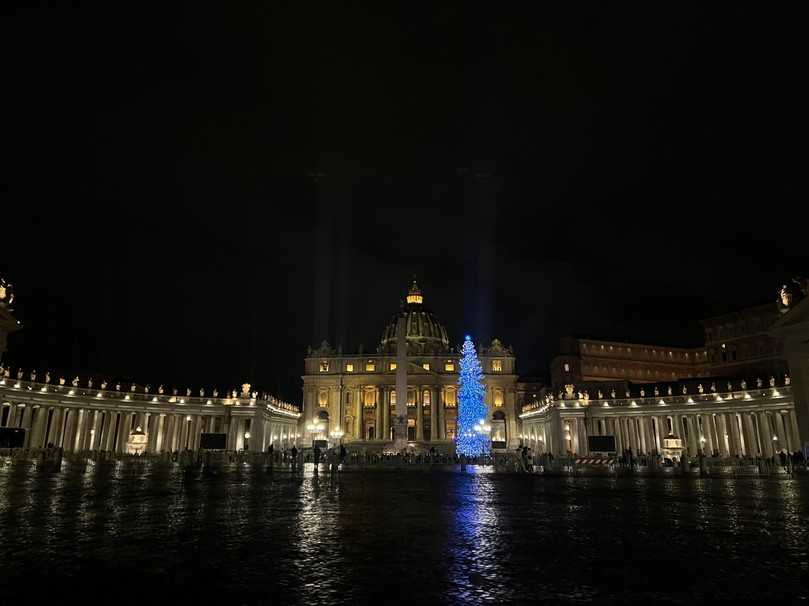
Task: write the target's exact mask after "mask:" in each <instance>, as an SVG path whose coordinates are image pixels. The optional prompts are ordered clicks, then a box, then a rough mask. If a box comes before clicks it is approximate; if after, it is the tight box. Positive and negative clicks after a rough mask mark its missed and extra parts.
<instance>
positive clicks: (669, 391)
mask: <svg viewBox="0 0 809 606" xmlns="http://www.w3.org/2000/svg"><path fill="white" fill-rule="evenodd" d="M666 393H667V394H668V395H671V394H672V392H671V385H669V388H668V390H666Z"/></svg>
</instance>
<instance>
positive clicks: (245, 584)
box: [0, 461, 809, 605]
mask: <svg viewBox="0 0 809 606" xmlns="http://www.w3.org/2000/svg"><path fill="white" fill-rule="evenodd" d="M479 471H480V470H479V469H476V468H469V469H468V470H467V472H466V473H413V472H406V471H402V472H399V471H393V472H389V473H346V474H335V475H330V474H328V473H324V472H321V473H319V474H317V475H315V474H313V472H312V470H311V466H310V467H309V468H307V469H306V470H304V472H303V473H300V474H296V475H292V474H290V473H284V472H274V473H267V472H266V471H258V470H253V469H251V468H250V467H247V466H242V467H233V468H230V469H226V470H222V471H221V473H219V474H217V475H213V476H212V475H205V474H202V473H200V472H192V473H186V472H182V471H180V470H179V469H178V468H177V467H175V466H173V465H167V464H162V465H153V464H144V463H143V462H140V461H132V462H126V461H124V462H123V463H120V462H119V463H118V464H117V465H114V464H108V465H99V466H93V465H89V466H87V467H86V468H83V467H76V466H70V465H65V466H64V467H63V469H62V471H60V472H44V471H38V470H36V469H34V468H32V467H30V465H29V463H28V462H20V463H19V464H16V463H15V464H14V465H13V466H11V465H6V466H3V467H0V596H2V597H0V602H2V603H3V604H13V603H23V602H24V603H32V602H33V603H51V604H54V603H64V602H66V601H68V602H71V603H84V604H107V603H115V604H130V603H140V604H167V603H173V604H179V603H200V604H216V603H218V604H223V605H224V604H228V605H229V604H254V603H267V604H269V603H273V604H321V603H324V604H343V603H346V604H348V603H355V604H356V603H363V604H364V603H371V602H376V603H379V604H382V603H411V604H422V603H453V604H501V603H515V602H516V603H523V602H525V603H527V602H536V601H538V600H543V601H546V602H548V603H588V602H598V603H611V602H614V603H646V604H695V603H699V602H708V601H710V602H711V603H715V604H718V603H723V602H725V601H728V600H733V601H735V602H737V603H750V602H758V603H760V604H763V603H782V604H786V603H795V602H798V601H800V600H802V599H806V597H807V596H808V595H809V593H808V592H807V588H806V582H807V581H806V579H807V578H809V530H808V529H807V516H809V480H808V479H807V478H805V477H804V478H798V479H748V478H738V479H715V478H713V479H698V478H670V479H668V478H617V479H614V478H547V477H544V478H543V477H541V476H534V477H532V476H526V475H513V474H494V473H480V472H479Z"/></svg>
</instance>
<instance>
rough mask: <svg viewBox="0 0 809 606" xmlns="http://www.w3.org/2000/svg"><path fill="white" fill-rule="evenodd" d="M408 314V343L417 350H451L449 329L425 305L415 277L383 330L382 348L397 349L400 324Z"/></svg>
mask: <svg viewBox="0 0 809 606" xmlns="http://www.w3.org/2000/svg"><path fill="white" fill-rule="evenodd" d="M402 316H404V317H405V318H406V320H407V324H406V326H407V345H408V350H409V352H410V353H411V354H414V353H424V354H430V353H446V352H448V351H449V339H448V338H447V330H446V329H445V328H444V326H443V324H441V322H440V321H439V320H438V318H437V317H436V315H435V314H434V313H433V312H431V311H430V310H429V309H427V308H426V307H424V297H423V296H422V294H421V289H420V288H419V287H418V285H417V284H416V281H415V280H413V284H412V285H411V286H410V291H409V292H408V293H407V297H406V298H405V301H404V303H403V304H402V308H401V309H400V310H399V311H398V312H397V313H395V314H393V316H392V317H391V319H390V322H388V325H387V326H386V327H385V330H384V331H383V332H382V343H381V348H382V352H384V353H396V324H397V323H398V321H399V318H400V317H402Z"/></svg>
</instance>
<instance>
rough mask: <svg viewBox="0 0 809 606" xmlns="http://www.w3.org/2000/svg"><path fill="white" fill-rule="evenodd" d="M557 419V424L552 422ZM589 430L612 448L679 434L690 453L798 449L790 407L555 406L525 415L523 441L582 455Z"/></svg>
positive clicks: (657, 444) (641, 445)
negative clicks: (603, 409) (538, 415)
mask: <svg viewBox="0 0 809 606" xmlns="http://www.w3.org/2000/svg"><path fill="white" fill-rule="evenodd" d="M554 425H556V427H555V426H554ZM588 435H594V436H599V435H610V436H614V437H615V447H616V451H617V452H623V451H624V450H627V449H632V451H633V452H634V453H636V454H653V453H661V452H662V451H663V449H664V447H665V445H664V443H663V440H664V439H665V438H666V436H670V435H673V436H674V437H676V438H680V439H681V440H682V445H683V447H684V449H685V452H687V454H688V455H689V456H690V457H694V456H697V455H698V454H699V453H700V452H702V453H703V454H705V455H717V456H723V457H728V456H730V457H735V456H747V457H757V456H760V457H771V456H773V455H775V454H777V453H779V452H782V451H786V452H795V451H797V450H799V449H800V440H799V434H798V423H797V418H796V416H795V411H794V410H793V409H792V407H791V406H790V407H788V408H783V407H767V408H762V409H758V410H755V409H753V410H739V411H718V412H711V411H696V412H693V413H692V412H688V413H682V412H678V411H672V412H665V413H660V414H615V413H610V414H597V413H594V414H592V415H590V417H589V418H587V417H586V415H585V414H584V413H583V412H578V411H577V412H571V413H569V414H565V413H562V412H560V413H559V414H558V419H557V420H554V415H553V414H550V415H547V417H545V418H543V419H538V420H537V421H524V426H523V434H522V438H523V441H524V442H525V443H526V444H528V445H530V446H531V447H532V448H534V449H535V450H537V451H538V452H546V451H550V452H554V453H556V454H564V453H565V452H572V453H574V454H580V455H586V454H589V453H588V452H587V439H586V438H587V436H588Z"/></svg>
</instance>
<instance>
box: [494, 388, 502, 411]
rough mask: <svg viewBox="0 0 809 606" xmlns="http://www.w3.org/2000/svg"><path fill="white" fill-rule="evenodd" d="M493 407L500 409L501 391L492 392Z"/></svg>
mask: <svg viewBox="0 0 809 606" xmlns="http://www.w3.org/2000/svg"><path fill="white" fill-rule="evenodd" d="M494 405H495V406H496V407H498V408H500V407H501V406H502V405H503V390H502V389H495V390H494Z"/></svg>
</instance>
